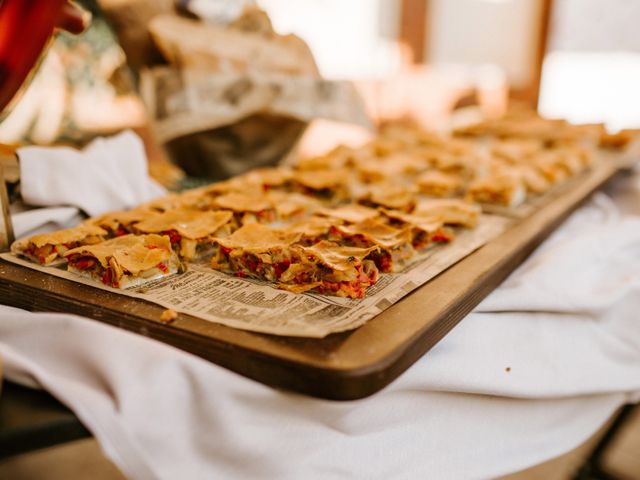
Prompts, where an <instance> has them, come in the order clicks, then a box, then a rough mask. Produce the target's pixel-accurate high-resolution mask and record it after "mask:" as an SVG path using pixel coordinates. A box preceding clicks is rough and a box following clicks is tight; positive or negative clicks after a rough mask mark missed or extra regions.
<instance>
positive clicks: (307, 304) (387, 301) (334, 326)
mask: <svg viewBox="0 0 640 480" xmlns="http://www.w3.org/2000/svg"><path fill="white" fill-rule="evenodd" d="M509 222H510V220H509V219H507V218H504V217H499V216H494V215H483V216H482V217H481V218H480V222H479V223H478V226H477V227H476V228H475V229H474V230H460V231H459V232H458V235H457V236H456V238H455V240H454V241H453V242H452V243H451V244H449V245H442V246H436V247H434V248H432V249H429V250H427V251H426V252H425V253H424V254H422V255H420V257H418V259H417V260H416V261H414V262H412V263H411V264H410V265H409V266H407V268H405V269H404V271H402V272H400V273H387V274H381V275H380V279H379V280H378V282H377V283H376V284H375V285H373V286H371V287H369V288H368V289H367V295H366V297H365V298H363V299H348V298H339V297H331V296H327V295H319V294H313V293H304V294H296V293H291V292H288V291H285V290H280V289H277V288H276V287H275V286H273V285H272V284H269V283H266V282H262V281H259V280H254V279H247V278H237V277H233V276H231V275H228V274H225V273H221V272H217V271H215V270H212V269H211V268H210V267H209V266H208V262H202V263H191V264H189V269H188V270H187V271H186V272H185V273H183V274H180V275H174V276H171V277H166V278H164V279H161V280H157V281H155V282H152V283H150V284H147V285H145V286H143V287H137V288H132V289H130V290H119V289H115V288H111V287H108V286H106V285H103V284H101V283H99V282H95V281H91V280H89V279H86V278H83V277H80V276H78V275H75V274H73V273H71V272H67V271H66V270H64V269H61V268H54V267H43V266H41V265H37V264H34V263H31V262H28V261H26V260H23V259H21V258H18V257H16V256H14V255H12V254H8V253H5V254H1V255H0V257H1V258H3V259H5V260H8V261H10V262H13V263H17V264H19V265H22V266H25V267H28V268H32V269H34V270H38V271H41V272H45V273H48V274H51V275H54V276H57V277H62V278H66V279H69V280H73V281H74V282H78V283H82V284H85V285H89V286H92V287H96V288H101V289H103V290H109V291H112V292H115V293H118V294H121V295H126V296H129V297H134V298H139V299H143V300H147V301H149V302H152V303H155V304H158V305H161V306H163V307H165V308H170V309H172V310H175V311H177V312H180V313H185V314H189V315H192V316H194V317H197V318H201V319H203V320H208V321H211V322H216V323H221V324H223V325H227V326H229V327H234V328H239V329H243V330H250V331H255V332H262V333H269V334H273V335H285V336H296V337H310V338H322V337H325V336H327V335H329V334H331V333H336V332H342V331H346V330H352V329H354V328H357V327H359V326H361V325H363V324H364V323H365V322H367V321H368V320H370V319H371V318H373V317H375V316H376V315H378V314H379V313H381V312H382V311H384V310H386V309H387V308H389V307H390V306H391V305H393V304H394V303H396V302H397V301H398V300H400V299H401V298H402V297H404V296H405V295H407V294H409V293H410V292H412V291H413V290H415V289H416V288H418V287H419V286H421V285H423V284H424V283H426V282H427V281H429V280H430V279H431V278H433V277H435V276H436V275H437V274H439V273H440V272H442V271H444V270H445V269H447V268H448V267H450V266H451V265H453V264H454V263H456V262H458V261H459V260H461V259H462V258H464V257H466V256H467V255H469V254H470V253H472V252H474V251H475V250H477V249H478V248H480V247H481V246H482V245H484V244H486V243H487V242H489V241H490V240H492V239H493V238H495V237H497V236H498V235H500V234H501V233H502V232H504V230H505V229H506V227H507V225H508V223H509Z"/></svg>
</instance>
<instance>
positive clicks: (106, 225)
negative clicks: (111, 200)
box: [84, 210, 159, 237]
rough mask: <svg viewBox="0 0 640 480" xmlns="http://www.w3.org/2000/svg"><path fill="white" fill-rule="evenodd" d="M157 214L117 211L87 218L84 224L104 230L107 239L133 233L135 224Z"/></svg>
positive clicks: (140, 211)
mask: <svg viewBox="0 0 640 480" xmlns="http://www.w3.org/2000/svg"><path fill="white" fill-rule="evenodd" d="M158 214H159V213H158V212H155V211H151V210H118V211H114V212H108V213H105V214H104V215H100V216H99V217H92V218H89V219H87V220H85V222H84V223H85V224H87V225H96V226H98V227H100V228H103V229H105V230H106V231H107V232H108V233H109V237H120V236H122V235H127V234H129V233H133V231H134V230H133V225H134V224H135V223H137V222H141V221H143V220H146V219H148V218H152V217H154V216H155V215H158Z"/></svg>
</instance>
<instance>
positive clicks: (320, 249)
mask: <svg viewBox="0 0 640 480" xmlns="http://www.w3.org/2000/svg"><path fill="white" fill-rule="evenodd" d="M292 248H293V250H294V251H295V252H296V261H294V262H293V263H292V264H291V265H289V268H287V269H286V270H285V271H284V272H283V273H282V275H280V277H279V279H278V282H279V283H278V286H279V287H280V288H282V289H285V290H289V291H292V292H296V293H301V292H317V293H322V294H325V295H335V296H338V297H347V298H363V297H364V296H365V290H366V289H367V288H368V287H369V286H371V285H373V284H375V283H376V282H377V281H378V275H379V273H378V269H377V267H376V265H375V263H374V262H373V261H372V260H369V259H368V257H370V256H371V254H372V253H373V252H375V251H376V250H377V247H369V248H360V247H344V246H340V245H337V244H335V243H333V242H329V241H326V240H324V241H321V242H318V243H316V244H315V245H312V246H309V247H302V246H299V245H294V246H293V247H292Z"/></svg>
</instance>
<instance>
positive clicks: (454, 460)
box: [0, 195, 640, 479]
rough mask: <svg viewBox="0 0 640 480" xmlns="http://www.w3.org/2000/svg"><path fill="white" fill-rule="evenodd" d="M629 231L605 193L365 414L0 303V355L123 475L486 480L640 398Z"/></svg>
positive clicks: (636, 271)
mask: <svg viewBox="0 0 640 480" xmlns="http://www.w3.org/2000/svg"><path fill="white" fill-rule="evenodd" d="M638 222H640V218H639V217H637V216H629V215H623V214H621V213H620V212H619V211H618V209H617V208H616V205H615V204H614V203H613V202H612V201H611V200H610V199H609V198H608V197H606V196H603V195H597V196H596V197H595V198H594V199H593V200H592V201H591V202H590V203H589V204H588V205H587V206H586V207H584V208H582V209H581V210H580V211H578V212H577V213H576V214H574V215H573V216H572V217H571V218H570V220H569V221H568V222H566V223H565V224H564V225H563V226H562V228H560V229H559V230H558V231H557V232H556V233H555V234H554V235H553V236H552V237H551V238H549V239H548V241H547V242H545V243H544V244H543V245H542V247H541V248H540V249H539V250H538V251H537V252H535V253H534V254H533V255H532V256H531V257H530V258H529V259H528V260H527V261H526V262H525V263H523V264H522V266H521V267H520V268H519V269H517V270H516V271H515V272H514V273H513V274H512V275H511V277H509V279H508V280H507V281H506V282H505V283H504V284H503V285H502V286H500V287H499V288H498V289H497V290H495V291H494V292H493V293H492V294H491V295H490V296H488V297H487V299H486V300H485V301H484V302H482V303H481V304H480V305H479V306H478V308H477V309H476V310H475V311H474V312H473V313H472V314H471V315H469V316H468V317H467V318H465V319H463V320H462V322H461V323H460V324H459V325H458V326H457V327H456V328H454V330H453V331H452V332H450V333H449V334H448V335H447V336H446V337H445V338H444V339H443V340H442V341H441V342H440V343H438V344H437V345H436V346H435V347H434V348H433V349H432V350H431V351H430V352H428V353H427V354H426V355H424V356H423V358H421V359H420V360H419V361H418V362H416V364H414V365H413V366H412V367H411V368H410V369H409V370H407V372H405V373H404V374H403V375H402V376H401V377H400V378H398V379H397V380H396V381H395V382H393V383H392V384H391V385H390V386H389V387H387V388H385V389H383V390H382V391H381V392H379V393H377V394H375V395H373V396H371V397H369V398H367V399H363V400H359V401H353V402H330V401H324V400H318V399H313V398H307V397H304V396H301V395H297V394H293V393H286V392H281V391H277V390H274V389H271V388H269V387H266V386H264V385H261V384H258V383H256V382H253V381H251V380H248V379H245V378H242V377H240V376H238V375H236V374H234V373H232V372H229V371H226V370H224V369H222V368H220V367H218V366H216V365H213V364H210V363H208V362H206V361H204V360H202V359H200V358H197V357H195V356H192V355H190V354H187V353H185V352H182V351H179V350H177V349H174V348H172V347H169V346H167V345H164V344H161V343H159V342H155V341H153V340H150V339H148V338H145V337H142V336H139V335H135V334H132V333H129V332H125V331H122V330H118V329H116V328H114V327H110V326H107V325H103V324H101V323H99V322H96V321H93V320H89V319H84V318H80V317H75V316H72V315H61V314H50V313H46V314H34V313H28V312H24V311H21V310H17V309H13V308H9V307H2V308H1V309H0V355H2V356H3V358H4V360H5V364H6V366H5V368H6V375H7V378H9V379H11V380H13V381H18V382H21V383H23V384H28V385H32V386H39V387H42V388H45V389H46V390H48V391H50V392H52V394H53V395H54V396H56V397H57V398H58V399H59V400H61V401H62V402H63V403H65V404H66V405H67V406H69V407H70V408H71V409H72V410H73V411H74V412H75V413H76V414H77V415H78V417H79V418H80V419H81V421H82V422H83V423H84V424H85V425H86V426H87V427H88V428H89V429H90V430H91V432H92V433H93V434H94V435H95V437H96V438H97V440H98V441H99V442H100V444H101V446H102V448H103V450H104V452H105V455H106V456H107V457H108V458H110V459H111V460H112V461H113V462H114V463H115V464H116V465H117V466H118V467H119V468H120V469H121V470H122V471H123V472H124V474H125V475H127V476H128V477H129V478H134V479H151V478H154V479H156V478H158V479H172V478H185V479H200V478H225V479H236V478H237V479H244V478H282V479H298V478H323V479H325V478H327V479H342V478H371V479H388V478H438V479H468V478H493V477H496V476H499V475H503V474H506V473H509V472H513V471H516V470H520V469H523V468H526V467H528V466H530V465H533V464H536V463H540V462H542V461H544V460H547V459H549V458H551V457H554V456H557V455H559V454H561V453H564V452H566V451H568V450H570V449H571V448H573V447H575V446H577V445H578V444H579V443H581V442H582V441H584V440H585V439H587V438H588V437H589V436H590V435H591V434H592V433H593V432H595V431H596V430H597V429H598V428H599V427H600V426H601V425H602V424H603V422H604V421H605V420H606V419H607V418H608V417H609V416H610V415H611V414H612V413H613V412H614V411H615V410H616V409H617V408H618V407H619V406H620V405H621V404H623V403H625V402H631V401H635V402H637V401H638V400H639V399H640V394H639V393H640V327H639V326H638V320H637V311H638V308H640V300H639V298H640V295H639V294H640V292H639V291H638V285H639V282H638V280H639V276H640V235H639V233H640V232H639V231H638V225H639V223H638ZM613 239H616V240H613ZM605 240H607V241H611V242H614V243H612V244H610V245H605V244H606V243H607V242H606V241H605ZM618 249H622V250H623V253H620V252H618ZM562 291H566V292H567V294H566V295H562V294H561V292H562ZM558 292H560V294H559V293H558ZM581 299H582V300H581Z"/></svg>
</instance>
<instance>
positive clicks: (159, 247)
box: [64, 234, 180, 288]
mask: <svg viewBox="0 0 640 480" xmlns="http://www.w3.org/2000/svg"><path fill="white" fill-rule="evenodd" d="M64 256H65V257H66V258H67V260H68V261H69V264H68V270H69V271H70V272H73V273H77V274H78V275H82V276H84V277H88V278H91V279H93V280H97V281H100V282H102V283H104V284H105V285H108V286H110V287H114V288H128V287H135V286H139V285H142V284H144V283H147V282H150V281H153V280H157V279H158V278H162V277H167V276H169V275H173V274H174V273H177V272H178V270H179V269H180V260H178V257H177V256H176V254H175V253H174V252H173V250H172V249H171V242H170V241H169V237H167V236H161V235H154V234H151V235H124V236H121V237H116V238H113V239H111V240H107V241H105V242H102V243H98V244H96V245H85V246H82V247H78V248H74V249H72V250H69V251H68V252H67V253H65V255H64Z"/></svg>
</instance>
